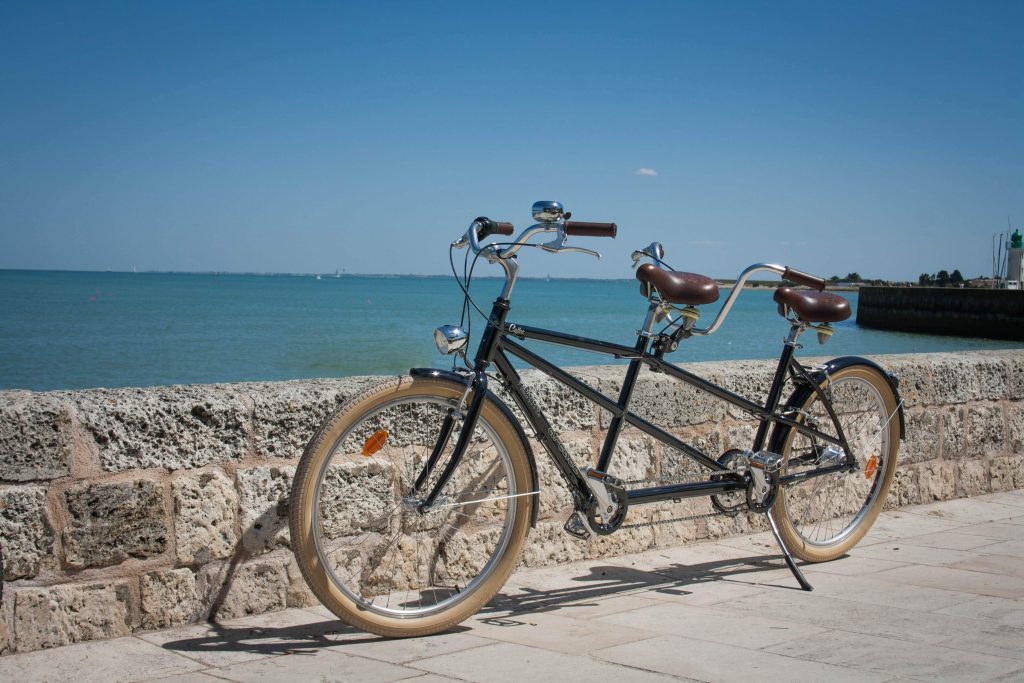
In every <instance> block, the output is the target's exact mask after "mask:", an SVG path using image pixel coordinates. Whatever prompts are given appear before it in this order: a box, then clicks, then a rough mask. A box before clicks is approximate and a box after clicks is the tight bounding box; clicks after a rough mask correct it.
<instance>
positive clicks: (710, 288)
mask: <svg viewBox="0 0 1024 683" xmlns="http://www.w3.org/2000/svg"><path fill="white" fill-rule="evenodd" d="M636 279H637V280H639V281H640V293H641V294H643V295H644V296H650V295H651V289H652V288H654V289H656V290H658V294H660V295H661V299H662V301H666V302H668V303H670V304H684V305H688V306H689V305H693V306H696V305H700V304H711V303H714V302H716V301H718V283H717V282H715V281H714V280H712V279H711V278H709V277H705V276H704V275H698V274H696V273H684V272H681V271H678V270H665V269H663V268H659V267H658V266H656V265H654V264H653V263H645V264H643V265H642V266H640V267H639V268H637V269H636Z"/></svg>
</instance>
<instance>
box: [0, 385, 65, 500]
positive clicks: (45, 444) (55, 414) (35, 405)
mask: <svg viewBox="0 0 1024 683" xmlns="http://www.w3.org/2000/svg"><path fill="white" fill-rule="evenodd" d="M71 431H72V419H71V414H70V411H69V406H68V404H67V402H66V401H65V400H64V399H63V397H62V395H60V394H37V393H32V392H29V391H3V392H0V480H5V481H30V480H32V479H56V478H57V477H64V476H67V475H68V474H70V473H71V466H70V463H71V443H72V436H71Z"/></svg>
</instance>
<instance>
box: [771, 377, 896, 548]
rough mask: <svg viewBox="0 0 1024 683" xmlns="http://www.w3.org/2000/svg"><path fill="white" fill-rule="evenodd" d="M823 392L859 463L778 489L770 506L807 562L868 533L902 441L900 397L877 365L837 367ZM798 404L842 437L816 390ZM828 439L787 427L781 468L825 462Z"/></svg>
mask: <svg viewBox="0 0 1024 683" xmlns="http://www.w3.org/2000/svg"><path fill="white" fill-rule="evenodd" d="M825 394H826V396H828V397H829V400H830V402H831V404H832V408H833V410H834V412H835V413H836V416H837V418H838V421H839V425H840V426H841V427H842V431H843V433H844V435H845V436H846V440H847V443H848V444H849V446H850V449H851V451H852V453H853V456H854V457H855V458H856V459H857V463H858V465H859V468H858V469H857V470H855V471H853V472H838V473H835V474H831V475H826V476H821V477H814V478H810V479H805V480H803V481H801V482H798V483H796V484H790V485H788V486H784V487H783V488H782V489H781V490H780V492H779V496H778V498H777V499H776V501H775V504H774V506H773V508H772V513H773V516H774V517H775V520H776V521H777V523H778V526H779V533H780V534H781V536H782V538H783V540H784V541H785V543H786V546H787V547H788V548H789V550H790V552H791V553H792V554H793V555H794V556H795V557H798V558H800V559H801V560H804V561H806V562H827V561H829V560H834V559H836V558H837V557H840V556H841V555H843V554H844V553H846V552H847V551H849V550H850V548H852V547H853V546H854V545H856V544H857V542H858V541H860V539H861V538H863V537H864V534H866V533H867V532H868V529H870V528H871V525H872V524H874V522H875V519H876V518H877V517H878V513H879V512H881V511H882V508H883V507H884V505H885V499H886V495H887V494H888V492H889V487H890V485H891V484H892V479H893V475H894V474H895V472H896V453H897V450H898V448H899V438H900V430H899V417H898V416H897V415H896V411H897V401H896V396H895V394H894V393H893V391H892V388H891V387H890V386H889V382H888V381H887V379H886V377H885V376H884V375H883V374H882V373H881V372H879V371H878V369H876V368H875V367H873V366H871V365H868V364H866V363H857V364H853V365H849V366H847V367H845V368H842V369H841V370H837V371H836V372H834V373H833V374H832V375H831V376H830V378H829V381H828V384H827V385H826V386H825ZM797 408H798V409H799V410H800V413H799V415H800V419H802V420H803V421H804V422H805V423H806V424H808V425H811V426H814V427H815V428H817V429H818V430H819V431H822V432H824V433H826V434H828V435H830V436H838V434H839V431H838V430H837V429H836V423H835V422H834V421H833V420H832V418H831V417H830V416H829V414H828V411H826V409H825V406H824V404H823V403H822V401H821V398H820V397H819V396H818V394H817V393H816V392H811V393H810V395H809V396H807V398H806V399H805V400H804V401H803V403H802V405H799V406H797ZM826 446H827V444H824V443H822V442H819V441H818V440H816V439H813V438H811V437H808V436H807V435H804V434H801V433H800V432H798V431H797V430H796V429H789V430H788V433H786V435H785V437H784V438H783V440H782V448H781V454H782V455H783V457H784V465H783V467H784V473H785V474H792V473H795V472H800V471H806V470H813V469H816V468H817V467H820V466H821V464H822V463H821V461H820V458H821V456H822V454H823V453H824V452H825V447H826ZM826 457H827V456H826Z"/></svg>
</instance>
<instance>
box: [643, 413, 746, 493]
mask: <svg viewBox="0 0 1024 683" xmlns="http://www.w3.org/2000/svg"><path fill="white" fill-rule="evenodd" d="M676 436H678V437H679V438H680V439H681V440H682V441H683V442H684V443H688V444H689V445H691V446H693V447H694V448H696V449H697V450H699V451H701V452H703V453H705V454H707V455H708V456H709V457H710V458H712V459H713V460H717V459H718V457H719V456H720V455H721V453H722V437H721V435H719V433H718V431H717V430H715V429H714V427H706V426H705V427H692V428H689V429H680V430H677V431H676ZM751 437H753V435H751ZM747 445H748V446H749V445H750V444H749V442H748V443H747ZM658 472H659V475H658V476H659V477H661V478H662V479H671V480H675V481H702V480H705V479H707V478H708V476H709V475H710V473H711V472H710V470H708V469H707V468H705V467H704V466H703V465H700V464H698V463H697V462H696V461H694V460H693V459H691V458H690V457H689V456H688V455H685V454H683V453H682V452H681V451H677V450H676V449H674V448H672V447H671V446H666V445H664V444H662V446H661V457H660V458H659V470H658Z"/></svg>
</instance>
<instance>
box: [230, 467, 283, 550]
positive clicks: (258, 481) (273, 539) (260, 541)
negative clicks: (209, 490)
mask: <svg viewBox="0 0 1024 683" xmlns="http://www.w3.org/2000/svg"><path fill="white" fill-rule="evenodd" d="M237 476H238V485H239V490H240V492H241V496H240V501H241V508H242V545H243V546H245V549H246V550H247V551H249V552H250V553H252V554H254V555H256V554H259V553H265V552H268V551H270V550H273V549H275V548H280V547H288V545H289V539H288V499H289V496H290V495H291V489H292V478H293V477H294V476H295V468H294V467H252V468H249V469H242V470H238V474H237Z"/></svg>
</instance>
